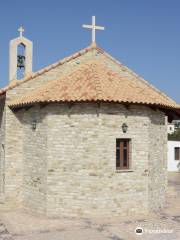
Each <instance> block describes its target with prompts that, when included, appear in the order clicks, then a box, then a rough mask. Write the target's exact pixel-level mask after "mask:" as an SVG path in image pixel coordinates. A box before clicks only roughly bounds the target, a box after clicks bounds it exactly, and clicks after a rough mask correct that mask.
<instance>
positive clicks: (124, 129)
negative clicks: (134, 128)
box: [122, 123, 128, 133]
mask: <svg viewBox="0 0 180 240" xmlns="http://www.w3.org/2000/svg"><path fill="white" fill-rule="evenodd" d="M122 130H123V133H126V132H127V130H128V125H127V124H126V123H123V124H122Z"/></svg>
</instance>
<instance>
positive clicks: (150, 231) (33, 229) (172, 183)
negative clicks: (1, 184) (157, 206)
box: [0, 173, 180, 240]
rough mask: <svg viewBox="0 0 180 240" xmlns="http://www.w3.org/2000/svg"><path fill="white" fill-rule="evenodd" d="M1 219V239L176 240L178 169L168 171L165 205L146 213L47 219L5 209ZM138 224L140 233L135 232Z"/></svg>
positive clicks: (179, 211) (179, 205) (179, 197)
mask: <svg viewBox="0 0 180 240" xmlns="http://www.w3.org/2000/svg"><path fill="white" fill-rule="evenodd" d="M0 219H1V221H0V240H1V239H2V240H64V239H65V240H91V239H93V240H136V239H139V240H141V239H143V240H168V239H171V240H179V239H180V173H176V174H175V173H174V174H169V185H168V192H167V198H166V205H165V208H164V209H163V210H161V211H159V212H156V213H155V214H151V215H148V216H144V217H143V216H141V217H135V216H133V217H129V218H122V217H121V218H120V217H118V218H115V217H112V218H106V219H102V218H98V216H97V218H93V219H88V218H87V219H85V218H81V219H77V218H76V219H73V218H62V219H48V218H46V217H43V216H34V215H32V214H29V213H27V212H24V211H22V210H14V211H12V210H11V211H7V210H6V211H1V212H0ZM5 226H6V227H5ZM137 227H139V228H142V229H143V234H142V235H137V234H136V233H135V229H136V228H137Z"/></svg>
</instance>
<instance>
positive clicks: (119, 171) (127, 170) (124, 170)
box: [116, 169, 134, 173]
mask: <svg viewBox="0 0 180 240" xmlns="http://www.w3.org/2000/svg"><path fill="white" fill-rule="evenodd" d="M116 172H117V173H121V172H134V170H133V169H119V170H118V169H116Z"/></svg>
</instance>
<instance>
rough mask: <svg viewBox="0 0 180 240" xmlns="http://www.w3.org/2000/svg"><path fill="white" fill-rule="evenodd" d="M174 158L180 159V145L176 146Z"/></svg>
mask: <svg viewBox="0 0 180 240" xmlns="http://www.w3.org/2000/svg"><path fill="white" fill-rule="evenodd" d="M176 151H177V152H176ZM174 160H176V161H179V160H180V147H174Z"/></svg>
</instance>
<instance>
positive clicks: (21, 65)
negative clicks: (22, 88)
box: [17, 43, 26, 79]
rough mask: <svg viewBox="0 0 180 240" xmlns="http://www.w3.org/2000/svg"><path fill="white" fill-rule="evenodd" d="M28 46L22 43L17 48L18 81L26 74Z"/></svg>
mask: <svg viewBox="0 0 180 240" xmlns="http://www.w3.org/2000/svg"><path fill="white" fill-rule="evenodd" d="M25 50H26V46H25V45H24V44H23V43H20V44H19V45H18V47H17V79H22V78H23V77H24V73H25V66H26V64H25V63H26V57H25Z"/></svg>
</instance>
